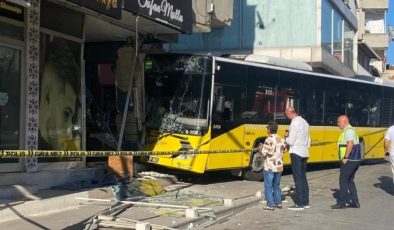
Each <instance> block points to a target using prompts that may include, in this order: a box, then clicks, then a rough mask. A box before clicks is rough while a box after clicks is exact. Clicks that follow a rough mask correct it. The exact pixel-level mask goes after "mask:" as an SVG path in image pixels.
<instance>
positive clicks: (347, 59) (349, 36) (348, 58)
mask: <svg viewBox="0 0 394 230" xmlns="http://www.w3.org/2000/svg"><path fill="white" fill-rule="evenodd" d="M344 24H345V28H344V31H345V33H344V59H343V62H344V64H345V65H346V66H348V67H349V68H352V66H353V40H354V31H353V30H352V28H350V26H349V24H348V23H347V22H345V23H344Z"/></svg>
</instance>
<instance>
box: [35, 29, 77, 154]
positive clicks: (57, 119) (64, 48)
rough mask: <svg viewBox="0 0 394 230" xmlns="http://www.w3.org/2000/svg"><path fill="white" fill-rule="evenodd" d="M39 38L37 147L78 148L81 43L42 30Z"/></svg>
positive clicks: (44, 148) (50, 148) (45, 148)
mask: <svg viewBox="0 0 394 230" xmlns="http://www.w3.org/2000/svg"><path fill="white" fill-rule="evenodd" d="M40 42H41V45H40V46H41V47H40V71H41V73H40V109H39V141H38V148H39V149H42V150H70V151H72V150H81V96H80V94H81V70H80V63H81V62H80V52H81V45H80V44H79V43H76V42H72V41H68V40H65V39H62V38H58V37H54V36H50V35H46V34H45V35H44V34H42V36H41V40H40ZM63 160H64V159H63Z"/></svg>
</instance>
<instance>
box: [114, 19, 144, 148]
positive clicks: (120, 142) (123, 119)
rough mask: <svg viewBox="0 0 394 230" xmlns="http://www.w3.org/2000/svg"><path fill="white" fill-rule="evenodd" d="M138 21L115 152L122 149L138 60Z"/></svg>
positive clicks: (136, 22)
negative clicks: (133, 53)
mask: <svg viewBox="0 0 394 230" xmlns="http://www.w3.org/2000/svg"><path fill="white" fill-rule="evenodd" d="M138 20H139V16H137V17H136V18H135V57H134V60H133V64H132V67H131V76H130V80H129V88H128V90H127V97H126V102H125V107H124V110H123V117H122V124H121V126H120V131H119V140H118V147H117V150H118V151H120V150H121V148H122V142H123V134H124V129H125V126H126V118H127V112H128V109H129V100H130V94H131V89H132V88H133V87H132V82H133V78H134V75H135V66H136V65H137V58H138V47H139V41H138V40H139V38H138Z"/></svg>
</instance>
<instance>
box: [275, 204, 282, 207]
mask: <svg viewBox="0 0 394 230" xmlns="http://www.w3.org/2000/svg"><path fill="white" fill-rule="evenodd" d="M275 208H283V205H281V204H276V205H275Z"/></svg>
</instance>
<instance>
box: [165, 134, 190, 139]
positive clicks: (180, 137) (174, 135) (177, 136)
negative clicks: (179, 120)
mask: <svg viewBox="0 0 394 230" xmlns="http://www.w3.org/2000/svg"><path fill="white" fill-rule="evenodd" d="M168 136H172V137H175V138H178V139H181V140H187V139H188V138H187V137H182V136H179V135H177V134H174V133H165V134H163V135H160V136H159V138H158V139H159V140H161V139H163V138H164V137H168Z"/></svg>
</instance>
